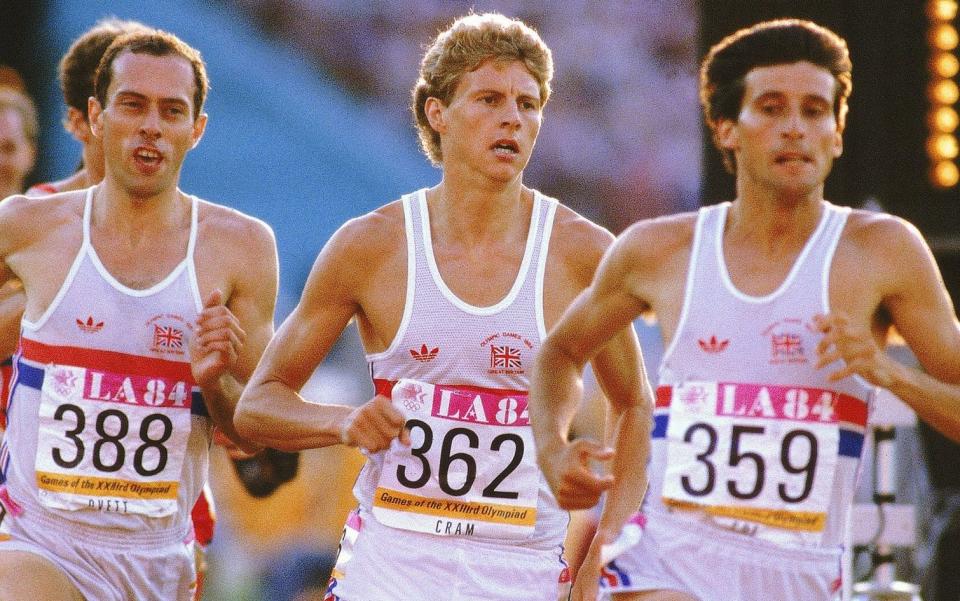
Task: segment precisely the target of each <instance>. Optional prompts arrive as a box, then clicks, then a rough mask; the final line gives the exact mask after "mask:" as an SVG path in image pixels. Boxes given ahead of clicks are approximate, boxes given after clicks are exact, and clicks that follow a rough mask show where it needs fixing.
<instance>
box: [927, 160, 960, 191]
mask: <svg viewBox="0 0 960 601" xmlns="http://www.w3.org/2000/svg"><path fill="white" fill-rule="evenodd" d="M930 179H931V180H932V181H933V184H934V185H935V186H938V187H940V188H952V187H954V186H956V185H957V182H958V181H960V169H958V168H957V164H956V163H954V162H953V161H940V162H939V163H937V164H936V165H934V167H933V169H932V171H931V173H930Z"/></svg>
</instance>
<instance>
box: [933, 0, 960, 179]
mask: <svg viewBox="0 0 960 601" xmlns="http://www.w3.org/2000/svg"><path fill="white" fill-rule="evenodd" d="M926 12H927V20H928V28H927V44H928V47H929V51H930V60H929V62H928V70H929V72H930V83H929V85H928V87H927V99H928V100H929V102H930V104H929V109H928V111H927V157H928V158H929V159H930V165H931V166H930V182H931V183H932V184H933V185H934V186H936V187H937V188H941V189H949V188H954V187H956V186H957V185H958V182H960V168H958V167H957V156H958V155H960V141H958V140H957V126H958V124H960V117H958V115H957V109H956V105H957V102H958V101H960V86H957V82H956V78H957V74H958V72H960V59H958V57H957V46H958V44H960V34H958V33H957V27H956V19H957V13H958V6H957V0H929V1H928V2H927V11H926Z"/></svg>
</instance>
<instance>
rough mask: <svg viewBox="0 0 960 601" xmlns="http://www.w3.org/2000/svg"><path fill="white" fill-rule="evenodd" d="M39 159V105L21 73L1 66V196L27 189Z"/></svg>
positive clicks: (4, 196)
mask: <svg viewBox="0 0 960 601" xmlns="http://www.w3.org/2000/svg"><path fill="white" fill-rule="evenodd" d="M36 159H37V109H36V106H34V104H33V100H31V98H30V97H29V96H28V95H27V92H26V90H25V88H24V86H23V80H22V79H21V78H20V75H19V74H18V73H17V72H16V71H14V70H13V69H11V68H9V67H4V66H0V198H6V197H7V196H10V195H12V194H19V193H21V192H23V188H24V184H25V183H26V181H27V176H28V175H29V174H30V171H31V170H32V169H33V166H34V163H35V162H36Z"/></svg>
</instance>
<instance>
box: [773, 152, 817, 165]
mask: <svg viewBox="0 0 960 601" xmlns="http://www.w3.org/2000/svg"><path fill="white" fill-rule="evenodd" d="M774 160H775V161H776V163H777V164H778V165H787V164H790V163H812V162H813V159H811V158H810V157H809V156H807V155H805V154H803V153H799V152H784V153H781V154H778V155H777V156H776V157H775V159H774Z"/></svg>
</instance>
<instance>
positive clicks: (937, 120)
mask: <svg viewBox="0 0 960 601" xmlns="http://www.w3.org/2000/svg"><path fill="white" fill-rule="evenodd" d="M927 124H928V125H929V126H930V129H932V130H934V131H937V132H940V133H944V134H951V133H953V132H954V131H956V129H957V126H958V125H960V115H957V111H955V110H954V109H953V108H951V107H949V106H941V107H938V108H935V109H933V110H932V111H930V112H929V113H928V114H927Z"/></svg>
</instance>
